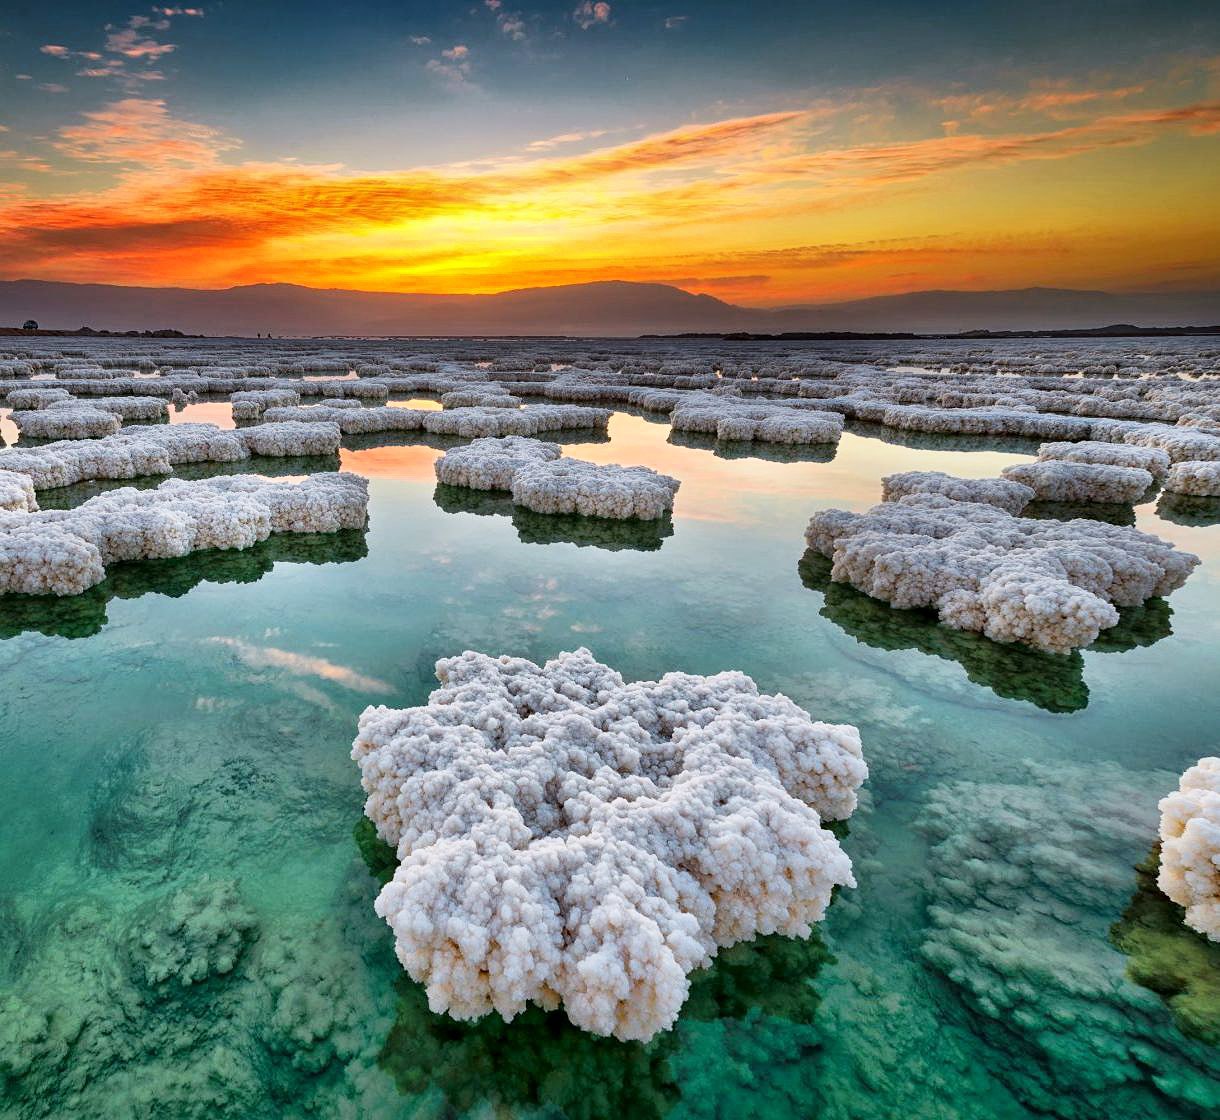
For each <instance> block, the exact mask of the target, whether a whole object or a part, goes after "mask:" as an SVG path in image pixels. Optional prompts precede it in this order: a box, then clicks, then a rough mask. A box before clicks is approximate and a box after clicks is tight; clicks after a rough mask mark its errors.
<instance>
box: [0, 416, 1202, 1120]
mask: <svg viewBox="0 0 1220 1120" xmlns="http://www.w3.org/2000/svg"><path fill="white" fill-rule="evenodd" d="M209 407H211V406H210V405H207V404H204V405H199V406H193V408H191V409H187V410H186V412H185V413H183V414H180V415H179V416H178V417H177V418H178V419H184V418H192V419H193V418H203V416H204V413H203V410H205V409H207V408H209ZM209 418H210V417H209ZM667 435H668V427H667V425H666V424H663V423H656V422H653V421H650V420H648V419H645V418H642V417H639V416H634V415H628V414H625V413H619V414H616V415H615V417H614V419H613V420H612V423H611V429H610V437H611V438H610V440H609V442H600V443H598V442H591V443H581V444H578V445H573V447H572V448H571V451H572V452H573V453H575V454H577V455H580V456H581V457H584V458H589V459H596V460H598V461H601V462H623V463H643V464H647V465H649V466H654V467H657V468H659V469H662V470H664V471H665V472H667V473H670V474H673V475H676V476H677V477H679V478H681V480H682V484H683V485H682V490H681V491H680V493H679V495H678V500H677V504H676V507H675V511H674V515H673V518H672V522H669V523H665V524H663V525H662V526H660V527H659V528H657V527H650V528H645V529H643V530H641V529H640V528H638V527H636V528H634V529H633V528H625V527H623V526H621V525H618V526H616V525H599V524H597V523H595V522H588V521H581V520H580V519H565V518H560V519H554V518H538V517H530V516H526V515H523V514H522V513H521V512H520V511H514V510H513V508H512V507H511V505H509V504H507V503H505V502H503V501H502V500H499V499H497V498H496V497H495V496H481V495H473V496H472V495H470V494H463V493H461V492H454V491H449V490H445V489H441V490H439V491H438V488H437V486H436V484H435V481H434V478H433V473H432V463H433V460H434V459H435V457H436V456H437V455H438V454H439V453H440V452H439V451H438V450H437V448H435V447H428V446H384V447H368V448H366V449H364V450H349V451H345V452H344V453H343V456H342V466H343V467H344V468H345V469H349V470H355V471H359V472H361V473H363V474H365V475H367V476H368V477H369V478H370V480H371V503H370V524H369V528H368V531H367V533H366V534H344V535H341V536H340V537H338V538H334V539H331V538H322V539H301V538H298V539H295V540H294V539H288V538H283V539H280V540H273V541H271V542H269V543H268V544H267V545H265V546H262V547H260V548H257V549H253V550H250V552H248V553H239V554H217V555H212V556H206V555H205V556H197V557H192V558H188V559H186V560H183V561H173V562H161V563H157V564H146V565H142V566H140V565H131V566H127V567H126V568H120V569H117V570H116V571H115V572H114V574H113V575H112V577H111V578H110V579H109V580H108V581H107V582H106V584H104V585H102V587H100V588H98V589H96V590H95V591H94V592H91V593H90V594H89V595H87V596H82V597H81V598H80V599H79V600H72V601H67V602H61V603H57V604H47V603H43V602H38V601H26V602H15V601H10V602H7V603H0V664H2V665H3V672H4V689H3V693H2V694H0V704H2V709H0V711H2V717H3V724H2V726H3V729H4V731H3V760H4V778H5V780H4V784H3V786H2V787H0V799H2V802H0V867H2V870H3V874H2V875H0V883H2V884H3V885H2V888H0V891H2V893H0V926H2V927H3V934H2V936H0V981H2V985H0V1008H2V1009H3V1011H2V1018H0V1088H2V1091H3V1097H2V1098H0V1114H3V1115H5V1116H14V1117H42V1116H48V1117H50V1116H55V1117H59V1116H83V1117H84V1116H87V1117H94V1116H96V1117H132V1118H134V1117H150V1116H151V1117H175V1118H176V1117H205V1116H206V1117H217V1116H219V1117H263V1116H285V1117H306V1116H310V1117H313V1116H322V1117H418V1118H432V1117H435V1118H441V1117H447V1116H457V1115H470V1116H477V1117H510V1116H523V1117H524V1116H536V1117H563V1116H566V1117H571V1118H585V1117H587V1118H595V1117H609V1116H615V1117H617V1116H631V1117H634V1116H673V1117H683V1118H687V1117H717V1118H736V1117H743V1118H744V1117H784V1116H794V1117H796V1116H799V1117H830V1118H846V1117H860V1118H865V1117H867V1118H873V1117H876V1118H881V1117H892V1116H897V1115H904V1116H909V1117H947V1118H952V1117H958V1118H968V1117H993V1116H995V1117H1024V1116H1032V1115H1042V1114H1048V1113H1049V1114H1052V1115H1057V1116H1061V1117H1065V1118H1069V1120H1077V1118H1090V1117H1102V1116H1105V1117H1123V1118H1126V1117H1132V1118H1134V1117H1141V1118H1146V1117H1195V1116H1199V1117H1201V1116H1204V1115H1215V1114H1216V1109H1217V1108H1220V1050H1218V1049H1217V1048H1216V1047H1214V1046H1212V1045H1209V1044H1208V1043H1207V1042H1206V1041H1203V1040H1201V1039H1200V1038H1198V1037H1190V1036H1188V1035H1187V1034H1185V1033H1183V1031H1182V1030H1181V1029H1180V1025H1179V1023H1180V1022H1181V1019H1182V1016H1181V1014H1179V1016H1178V1019H1175V1016H1174V1009H1173V1008H1171V1007H1170V1006H1168V1005H1167V1003H1166V1000H1165V999H1164V998H1162V995H1161V994H1157V992H1154V991H1152V990H1151V989H1150V988H1149V987H1147V986H1142V985H1140V984H1137V983H1135V982H1133V981H1132V980H1131V979H1129V978H1128V976H1127V967H1128V963H1129V958H1128V956H1127V955H1125V954H1124V953H1123V952H1122V951H1120V950H1119V949H1118V948H1116V947H1115V944H1114V943H1113V941H1112V934H1111V927H1112V926H1114V925H1115V923H1118V922H1120V920H1121V919H1122V917H1123V914H1124V911H1126V910H1127V909H1128V907H1129V906H1131V904H1132V901H1133V899H1135V900H1136V901H1138V900H1139V898H1140V895H1139V893H1138V887H1139V879H1138V877H1137V872H1136V870H1135V865H1136V864H1138V863H1139V862H1140V861H1141V860H1142V859H1144V858H1145V857H1146V856H1147V855H1148V854H1149V850H1150V849H1151V847H1152V845H1153V841H1154V839H1155V823H1156V803H1157V800H1158V799H1159V798H1160V797H1161V796H1163V795H1164V794H1165V793H1166V792H1167V791H1168V790H1169V789H1171V788H1173V787H1174V786H1175V785H1176V781H1177V775H1178V773H1180V772H1181V771H1182V770H1183V769H1184V768H1185V767H1186V766H1187V765H1189V764H1191V763H1193V762H1194V761H1196V760H1197V759H1198V757H1199V756H1200V755H1203V754H1207V753H1216V751H1217V748H1218V746H1220V696H1218V695H1217V688H1216V682H1220V593H1218V592H1220V577H1218V574H1217V573H1220V524H1217V523H1215V522H1217V521H1220V518H1217V517H1216V516H1214V511H1211V510H1209V509H1208V508H1206V507H1192V508H1190V509H1170V508H1167V507H1162V512H1164V513H1166V514H1167V516H1168V517H1172V518H1173V519H1172V520H1170V519H1167V518H1166V517H1162V516H1160V515H1158V513H1157V512H1156V508H1155V506H1154V505H1152V504H1149V505H1146V506H1142V507H1140V508H1139V509H1138V510H1137V511H1136V519H1137V522H1138V524H1139V525H1140V526H1141V527H1142V528H1146V529H1149V530H1151V531H1154V532H1157V533H1159V534H1160V535H1162V536H1165V537H1168V538H1170V539H1172V540H1173V541H1174V542H1176V543H1177V544H1179V545H1181V546H1182V547H1184V548H1187V549H1190V550H1192V551H1194V552H1197V553H1199V554H1200V555H1201V556H1203V558H1204V564H1203V566H1202V568H1201V569H1200V570H1198V571H1197V572H1196V573H1195V575H1194V576H1193V577H1192V578H1191V580H1190V581H1189V583H1188V584H1187V585H1186V587H1185V588H1184V589H1182V590H1181V591H1180V592H1178V593H1176V594H1175V595H1174V596H1173V597H1172V599H1171V601H1170V602H1169V603H1168V604H1164V603H1153V604H1150V605H1149V606H1148V607H1147V608H1146V609H1144V610H1143V611H1140V612H1131V613H1130V614H1129V615H1128V617H1126V618H1125V619H1124V621H1123V623H1122V625H1121V627H1120V630H1119V632H1118V633H1117V634H1115V635H1112V636H1110V637H1109V638H1108V639H1107V640H1106V641H1105V642H1103V643H1100V644H1099V647H1098V648H1097V649H1095V650H1090V651H1088V652H1086V653H1084V654H1083V655H1077V656H1075V657H1073V658H1048V657H1041V656H1038V655H1035V654H1032V653H1029V652H1024V651H1020V650H1015V649H1009V648H1005V647H998V646H995V645H993V644H991V643H988V642H986V641H985V640H983V639H979V638H976V637H975V636H972V635H962V634H954V633H951V632H948V631H945V630H944V629H943V628H941V627H938V626H935V625H934V624H932V623H930V622H929V621H928V620H927V619H926V618H924V617H922V616H920V615H912V614H907V613H900V612H893V611H889V610H888V608H878V605H877V604H875V603H872V602H871V601H869V600H867V599H863V598H862V597H860V596H858V595H856V594H855V593H854V592H852V591H850V589H846V588H842V587H837V586H830V585H829V584H828V582H827V579H826V571H825V567H824V565H822V564H821V563H819V562H818V561H817V560H816V559H814V558H808V557H804V556H803V551H804V549H803V536H802V534H803V530H804V527H805V524H806V522H807V520H808V518H809V516H810V514H811V513H812V512H813V511H814V510H816V509H818V508H823V507H828V506H837V507H846V508H853V509H858V508H864V507H867V506H868V505H871V504H873V503H874V502H875V501H877V500H878V499H879V492H880V484H879V480H880V478H881V476H882V475H884V474H887V473H890V472H892V471H895V470H905V469H933V470H946V471H949V472H952V473H955V474H959V475H969V476H975V477H979V476H988V475H995V474H996V473H998V470H999V468H1000V467H1002V466H1004V465H1006V464H1008V463H1011V462H1014V461H1016V460H1017V459H1019V458H1020V457H1021V453H1020V452H1019V451H1014V450H1008V449H1005V450H999V451H988V450H961V449H959V448H961V447H964V446H978V445H977V442H976V443H975V444H971V445H967V444H963V443H960V442H959V443H952V442H949V443H943V444H940V445H938V444H936V443H935V442H934V441H928V440H925V441H923V442H924V443H925V444H926V446H923V447H909V446H903V445H900V444H897V443H889V442H885V441H884V440H882V439H880V438H877V433H876V432H868V433H867V434H864V435H860V434H853V433H848V434H846V435H845V436H844V437H843V440H842V443H841V445H840V446H839V448H838V451H837V453H836V454H835V455H834V456H833V458H829V461H817V460H819V459H821V460H826V459H827V458H828V454H823V455H820V456H818V455H814V456H810V457H809V459H808V460H806V461H801V460H800V459H798V460H797V461H794V462H783V461H771V460H768V459H761V458H756V457H751V456H748V455H742V456H740V457H734V451H733V449H732V448H726V447H723V446H721V447H720V448H718V449H717V448H716V445H715V444H712V443H704V444H699V443H698V442H697V441H696V442H694V444H693V445H691V446H676V445H674V444H671V443H669V442H667V438H666V437H667ZM324 465H325V464H324ZM329 465H330V466H332V467H333V465H334V464H333V463H331V464H329ZM280 468H281V470H285V471H292V470H307V469H316V468H315V467H312V466H311V465H310V464H308V463H305V464H281V465H280ZM81 496H82V495H81V494H66V495H60V496H59V500H60V501H61V502H71V501H76V500H79V499H80V497H81ZM46 497H47V499H48V502H54V501H55V500H56V496H55V495H47V496H46ZM44 504H48V503H47V502H44ZM1050 512H1054V511H1050ZM1115 516H1117V517H1119V518H1120V519H1121V517H1122V511H1117V513H1116V514H1115ZM1209 522H1213V523H1209ZM578 645H586V646H588V647H589V648H591V649H592V650H593V652H594V653H595V654H596V655H597V657H598V658H599V659H600V660H602V661H605V662H608V663H610V664H612V665H614V666H615V667H616V668H618V669H619V670H620V671H622V672H623V674H624V675H626V676H628V677H655V676H658V675H660V674H662V673H664V672H666V671H668V670H671V669H683V670H687V671H691V672H696V673H711V672H716V671H718V670H722V669H727V668H739V669H742V670H744V671H745V672H747V673H749V674H750V675H752V676H753V677H754V678H755V679H756V680H757V682H758V683H759V685H760V687H762V688H763V689H764V690H766V691H782V692H785V693H787V694H788V695H790V696H792V697H793V698H794V699H795V700H796V701H797V702H798V703H800V704H802V705H804V706H805V707H807V708H808V709H809V710H810V711H811V712H812V713H813V714H814V715H815V716H816V717H818V718H822V719H827V720H834V721H848V722H852V723H855V724H858V725H859V727H860V728H861V730H862V733H863V736H864V743H865V751H866V756H867V758H868V761H869V764H870V767H871V771H872V777H871V779H870V781H869V783H868V786H867V791H866V793H865V796H864V798H863V803H862V806H861V809H860V811H859V812H858V813H857V814H856V816H855V817H853V818H852V820H851V821H850V824H849V828H848V830H847V835H846V839H845V840H844V843H845V846H846V848H847V850H848V851H849V853H850V854H851V856H852V858H853V860H854V861H855V864H856V874H857V878H858V880H859V882H860V887H859V889H857V890H856V891H854V892H849V893H845V894H843V895H841V896H840V897H839V898H838V899H837V900H836V902H835V903H834V904H833V905H832V907H831V910H830V914H829V917H828V919H827V921H826V922H825V923H824V925H823V927H822V929H821V930H819V931H818V933H817V935H815V938H814V939H813V940H811V941H810V942H807V943H803V942H793V941H785V940H783V939H764V940H762V941H759V942H757V943H755V944H753V945H746V946H740V947H738V948H737V949H735V950H733V951H732V952H730V953H726V954H725V955H724V958H723V959H722V960H721V961H719V962H718V963H717V965H716V967H715V968H713V969H712V970H710V971H709V972H708V973H706V974H703V975H701V976H700V977H698V978H697V981H696V983H695V985H694V989H693V992H692V997H691V1000H690V1003H689V1005H688V1007H687V1008H686V1010H685V1012H684V1014H683V1016H682V1018H681V1020H680V1022H679V1025H678V1027H677V1029H676V1030H675V1031H674V1032H672V1033H670V1034H667V1035H664V1036H661V1037H660V1038H658V1039H657V1040H655V1041H654V1042H653V1043H652V1044H651V1045H650V1046H648V1047H642V1046H639V1045H638V1044H623V1043H617V1042H613V1041H610V1040H604V1039H595V1038H591V1037H590V1036H587V1035H583V1034H581V1033H579V1032H577V1031H575V1030H574V1029H572V1028H570V1027H569V1026H568V1025H567V1024H566V1021H565V1020H564V1019H563V1018H562V1016H560V1015H549V1016H548V1015H543V1014H542V1013H540V1012H531V1013H530V1014H528V1015H526V1016H523V1017H521V1018H520V1019H518V1020H516V1021H514V1022H513V1023H512V1024H507V1025H506V1024H504V1023H502V1022H501V1021H500V1020H498V1019H497V1018H495V1017H494V1016H493V1017H489V1018H488V1019H485V1020H483V1021H481V1022H480V1023H479V1024H475V1025H473V1026H471V1025H462V1024H456V1023H454V1022H452V1021H451V1020H448V1019H444V1018H441V1017H438V1016H434V1015H432V1014H431V1013H430V1012H428V1010H427V1008H426V1003H425V1001H424V1000H423V997H422V994H421V992H420V990H419V988H418V987H417V986H415V985H413V984H412V983H410V982H409V981H408V980H406V979H405V978H404V977H403V976H402V974H401V970H400V969H399V968H398V966H397V963H396V962H395V960H394V957H393V953H392V947H391V938H390V933H389V930H388V929H387V927H385V926H384V924H383V923H381V922H380V920H378V919H377V918H376V917H375V915H374V914H373V912H372V900H373V898H374V896H375V894H376V891H377V881H376V878H375V872H376V870H377V868H378V866H379V865H378V860H379V858H381V856H382V855H383V853H380V852H379V851H378V850H377V848H376V845H374V844H371V843H369V842H368V839H367V836H366V835H365V834H364V832H363V830H361V829H360V828H359V824H360V821H361V819H362V818H361V803H362V796H361V791H360V787H359V781H358V777H357V772H356V769H355V766H354V764H353V763H352V762H351V761H350V759H349V758H348V750H349V746H350V742H351V739H352V737H353V734H354V730H355V722H356V717H357V715H358V713H359V712H360V711H361V710H362V709H363V708H364V707H365V706H366V705H367V704H370V703H385V704H390V705H393V706H405V705H411V704H418V703H421V702H422V701H423V700H424V699H425V697H426V696H427V694H428V692H429V691H430V689H431V687H432V686H433V684H434V681H433V678H432V667H433V663H434V662H435V660H436V659H437V658H438V657H441V656H446V655H449V654H452V653H455V652H458V651H461V650H463V649H467V648H473V649H479V650H484V651H488V652H493V653H499V652H510V653H513V654H520V655H524V656H528V657H531V658H534V659H544V658H546V657H549V656H552V655H553V654H555V653H556V652H557V651H559V650H562V649H569V648H573V647H575V646H578ZM361 840H363V844H362V843H361V842H359V841H361ZM1203 952H1204V954H1205V962H1206V963H1205V968H1212V969H1218V971H1217V972H1215V973H1214V974H1209V975H1211V976H1212V982H1213V983H1215V976H1216V975H1220V966H1217V965H1216V964H1215V959H1214V957H1206V951H1205V950H1204V951H1203ZM1145 981H1147V977H1145ZM1164 994H1168V993H1164ZM1216 1021H1220V1020H1213V1022H1216ZM1194 1034H1195V1035H1198V1034H1199V1029H1198V1028H1196V1029H1195V1030H1194Z"/></svg>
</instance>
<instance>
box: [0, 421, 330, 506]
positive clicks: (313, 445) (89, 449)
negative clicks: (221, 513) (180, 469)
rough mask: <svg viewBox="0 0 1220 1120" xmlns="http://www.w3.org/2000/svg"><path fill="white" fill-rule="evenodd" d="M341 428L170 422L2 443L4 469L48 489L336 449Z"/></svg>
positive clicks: (0, 454)
mask: <svg viewBox="0 0 1220 1120" xmlns="http://www.w3.org/2000/svg"><path fill="white" fill-rule="evenodd" d="M337 432H338V429H337V428H335V426H334V425H331V424H296V423H284V424H262V425H258V426H256V427H254V428H242V429H238V430H236V431H232V430H226V429H223V428H218V427H216V425H214V424H166V425H161V426H156V427H149V428H138V429H129V430H127V431H124V432H120V433H119V434H118V435H112V436H107V437H105V438H104V439H82V440H63V441H60V442H57V443H48V444H45V445H44V446H42V447H6V448H0V470H6V471H17V472H20V473H21V474H25V475H27V476H28V477H29V478H30V481H31V482H32V483H33V485H34V489H35V490H49V489H52V488H54V487H58V486H71V485H74V484H75V483H77V482H85V481H89V480H93V479H121V478H142V477H145V476H147V475H158V474H170V473H172V472H173V468H174V465H175V464H177V463H236V462H239V461H240V460H242V459H248V458H249V457H250V455H251V454H257V455H333V454H335V453H337V451H338V441H337Z"/></svg>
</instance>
